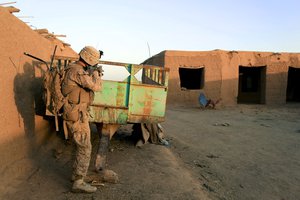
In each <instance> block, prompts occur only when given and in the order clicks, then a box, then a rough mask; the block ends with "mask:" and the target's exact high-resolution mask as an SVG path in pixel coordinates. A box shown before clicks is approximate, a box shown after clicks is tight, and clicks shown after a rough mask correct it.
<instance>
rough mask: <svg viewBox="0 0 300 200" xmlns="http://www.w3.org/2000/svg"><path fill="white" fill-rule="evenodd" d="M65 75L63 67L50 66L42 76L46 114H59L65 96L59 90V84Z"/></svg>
mask: <svg viewBox="0 0 300 200" xmlns="http://www.w3.org/2000/svg"><path fill="white" fill-rule="evenodd" d="M64 77H65V69H61V70H60V69H58V68H51V69H49V70H48V71H47V72H46V73H45V76H44V102H45V104H46V115H48V116H61V114H62V113H61V112H62V109H61V108H62V107H63V105H64V103H65V97H64V95H63V94H62V91H61V84H62V81H63V79H64Z"/></svg>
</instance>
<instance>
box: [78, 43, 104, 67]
mask: <svg viewBox="0 0 300 200" xmlns="http://www.w3.org/2000/svg"><path fill="white" fill-rule="evenodd" d="M79 56H80V57H81V58H82V59H83V60H84V61H85V62H86V63H87V64H89V65H91V66H94V65H96V64H98V63H99V59H100V52H99V51H98V50H97V49H95V48H94V47H91V46H86V47H84V48H83V49H81V51H80V52H79Z"/></svg>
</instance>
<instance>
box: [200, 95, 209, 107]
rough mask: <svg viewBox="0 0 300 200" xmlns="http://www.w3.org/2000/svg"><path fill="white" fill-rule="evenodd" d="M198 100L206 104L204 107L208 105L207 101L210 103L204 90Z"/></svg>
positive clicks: (203, 104) (202, 104) (201, 103)
mask: <svg viewBox="0 0 300 200" xmlns="http://www.w3.org/2000/svg"><path fill="white" fill-rule="evenodd" d="M198 101H199V104H200V105H201V106H204V107H205V106H206V105H207V103H208V101H207V99H206V97H205V95H204V94H203V93H202V92H201V93H200V95H199V98H198Z"/></svg>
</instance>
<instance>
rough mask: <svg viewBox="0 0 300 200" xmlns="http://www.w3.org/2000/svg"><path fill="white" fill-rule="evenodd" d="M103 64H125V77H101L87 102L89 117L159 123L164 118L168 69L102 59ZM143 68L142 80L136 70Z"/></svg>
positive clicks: (100, 119) (107, 120) (91, 119)
mask: <svg viewBox="0 0 300 200" xmlns="http://www.w3.org/2000/svg"><path fill="white" fill-rule="evenodd" d="M101 63H102V64H108V65H116V66H120V67H125V68H126V69H127V70H128V72H129V74H130V75H129V77H128V78H127V79H126V80H125V81H108V80H104V81H103V86H102V90H101V91H100V92H96V93H95V98H94V101H93V104H92V105H91V106H90V121H91V122H99V123H107V124H126V123H158V122H162V121H164V119H165V110H166V98H167V91H168V74H169V69H166V68H162V67H157V66H146V65H133V64H125V63H116V62H108V61H101ZM139 70H143V71H142V80H141V81H138V80H137V79H136V78H135V76H134V75H135V74H136V73H137V72H138V71H139Z"/></svg>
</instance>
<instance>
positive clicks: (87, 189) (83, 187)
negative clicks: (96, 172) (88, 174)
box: [72, 179, 97, 193]
mask: <svg viewBox="0 0 300 200" xmlns="http://www.w3.org/2000/svg"><path fill="white" fill-rule="evenodd" d="M96 190H97V188H96V187H94V186H91V185H90V184H88V183H86V182H84V181H83V179H78V180H76V181H74V183H73V186H72V192H83V193H93V192H96Z"/></svg>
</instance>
